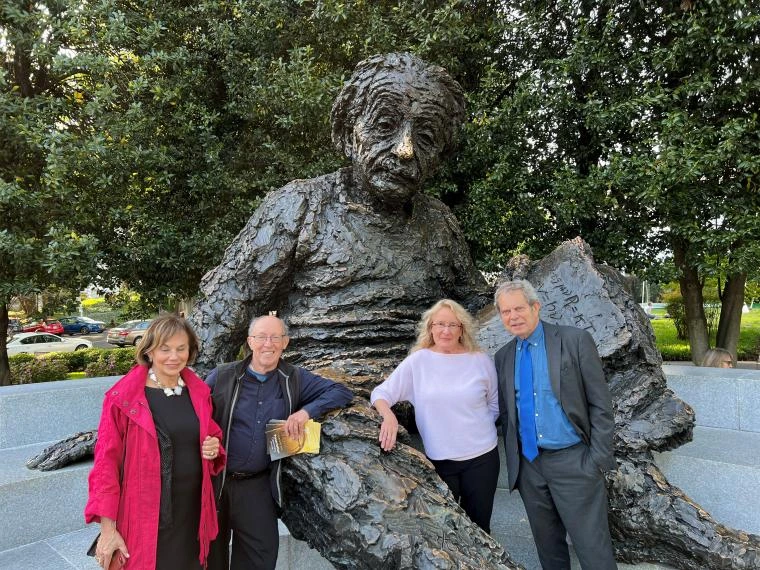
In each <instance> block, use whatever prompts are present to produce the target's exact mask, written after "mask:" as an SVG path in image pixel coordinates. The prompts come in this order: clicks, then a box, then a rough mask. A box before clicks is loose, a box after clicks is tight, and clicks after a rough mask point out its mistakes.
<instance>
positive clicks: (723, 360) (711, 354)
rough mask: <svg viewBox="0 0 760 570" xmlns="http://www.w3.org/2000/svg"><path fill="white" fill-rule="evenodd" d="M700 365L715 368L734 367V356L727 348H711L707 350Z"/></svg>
mask: <svg viewBox="0 0 760 570" xmlns="http://www.w3.org/2000/svg"><path fill="white" fill-rule="evenodd" d="M700 366H711V367H713V368H734V366H735V364H734V357H733V356H732V355H731V353H730V352H729V351H727V350H726V349H725V348H711V349H710V350H708V351H707V352H705V356H704V357H703V358H702V364H700Z"/></svg>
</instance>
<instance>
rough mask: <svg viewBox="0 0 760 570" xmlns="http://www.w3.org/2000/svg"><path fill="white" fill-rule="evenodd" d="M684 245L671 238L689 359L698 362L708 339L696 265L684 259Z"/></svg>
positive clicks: (700, 360) (702, 355)
mask: <svg viewBox="0 0 760 570" xmlns="http://www.w3.org/2000/svg"><path fill="white" fill-rule="evenodd" d="M686 247H687V246H686V244H685V243H683V242H682V241H681V240H679V239H674V240H673V260H674V261H675V264H676V267H677V268H678V269H679V270H680V275H679V277H678V283H679V285H680V287H681V297H682V298H683V304H684V309H685V311H686V328H687V329H688V332H689V346H690V347H691V360H692V362H694V364H699V363H700V362H702V358H703V357H704V355H705V352H707V349H708V348H710V339H709V338H708V336H707V319H706V318H705V306H704V299H703V297H702V282H701V281H700V280H699V273H698V272H697V269H696V267H693V266H691V265H689V264H688V262H687V261H686Z"/></svg>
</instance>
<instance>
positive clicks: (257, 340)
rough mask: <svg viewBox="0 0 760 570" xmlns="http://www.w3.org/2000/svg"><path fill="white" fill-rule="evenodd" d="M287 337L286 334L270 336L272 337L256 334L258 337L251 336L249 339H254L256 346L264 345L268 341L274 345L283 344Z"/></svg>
mask: <svg viewBox="0 0 760 570" xmlns="http://www.w3.org/2000/svg"><path fill="white" fill-rule="evenodd" d="M287 337H288V335H286V334H270V335H265V334H256V335H251V336H250V337H248V338H252V339H253V342H255V343H256V344H264V343H265V342H266V341H269V342H271V343H272V344H282V341H283V340H284V339H286V338H287Z"/></svg>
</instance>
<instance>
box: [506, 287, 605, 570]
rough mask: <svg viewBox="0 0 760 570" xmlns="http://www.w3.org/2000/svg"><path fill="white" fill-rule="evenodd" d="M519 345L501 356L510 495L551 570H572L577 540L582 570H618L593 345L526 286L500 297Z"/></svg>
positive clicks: (601, 381) (600, 376) (600, 378)
mask: <svg viewBox="0 0 760 570" xmlns="http://www.w3.org/2000/svg"><path fill="white" fill-rule="evenodd" d="M494 301H495V303H496V308H497V310H498V311H499V314H500V316H501V320H502V323H504V327H505V328H506V329H507V331H508V332H509V333H511V334H513V335H514V336H515V338H514V339H512V340H511V341H510V342H508V343H507V344H506V345H504V346H503V347H502V348H501V349H500V350H499V351H498V352H497V353H496V357H495V360H496V370H497V372H498V375H499V404H500V407H501V410H500V411H501V426H502V431H503V434H504V447H505V450H506V457H507V470H508V473H509V489H510V491H512V490H514V489H515V487H516V488H517V490H518V491H519V492H520V496H521V497H522V500H523V503H524V505H525V510H526V512H527V514H528V521H529V522H530V528H531V531H532V533H533V538H534V539H535V542H536V548H537V549H538V556H539V559H540V560H541V566H542V568H543V569H544V570H569V569H570V553H569V550H568V546H567V541H566V539H565V536H566V534H569V535H570V539H571V540H572V543H573V546H574V548H575V552H576V554H577V555H578V559H579V560H580V563H581V566H582V567H583V568H584V570H608V569H610V568H617V566H616V564H615V556H614V552H613V549H612V541H611V539H610V531H609V525H608V522H607V489H606V486H605V480H604V471H607V470H609V469H614V468H615V467H616V462H615V458H614V457H613V454H612V434H613V430H614V427H615V422H614V418H613V413H612V399H611V398H610V393H609V390H608V388H607V383H606V381H605V377H604V370H603V369H602V362H601V360H600V359H599V353H598V352H597V350H596V345H595V344H594V340H593V338H592V337H591V335H590V334H589V333H588V332H586V331H584V330H581V329H578V328H575V327H566V326H557V325H552V324H549V323H545V322H543V321H541V319H540V317H539V311H540V309H541V303H540V302H539V300H538V295H537V294H536V291H535V289H534V288H533V286H532V285H531V284H530V283H529V282H527V281H523V280H516V281H508V282H506V283H502V284H501V285H500V286H499V287H498V288H497V290H496V294H495V295H494Z"/></svg>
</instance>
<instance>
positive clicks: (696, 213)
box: [461, 0, 760, 362]
mask: <svg viewBox="0 0 760 570" xmlns="http://www.w3.org/2000/svg"><path fill="white" fill-rule="evenodd" d="M505 16H506V17H507V19H508V20H509V23H510V24H509V25H508V26H507V28H506V30H507V31H506V34H505V41H504V44H503V46H502V48H501V49H499V50H498V54H499V58H497V59H498V61H494V62H493V64H492V66H491V67H490V70H489V73H487V74H485V76H484V77H485V79H484V81H483V86H482V88H481V89H479V91H478V93H477V95H476V96H475V97H476V100H477V103H478V111H477V116H476V117H475V120H474V121H473V122H472V124H471V125H470V129H469V133H468V144H467V146H466V148H467V149H468V150H467V152H468V155H467V156H466V158H465V160H464V161H463V170H462V179H463V180H465V181H469V182H468V184H469V186H468V189H467V202H466V204H464V205H463V207H462V210H461V216H462V217H463V218H464V219H465V220H466V223H465V226H466V231H467V232H468V236H469V238H470V239H471V240H472V241H473V242H474V243H475V252H476V256H477V257H478V259H479V260H480V261H481V263H483V264H484V265H485V266H492V265H494V264H497V263H499V262H501V261H503V259H504V257H505V256H506V255H508V254H511V253H514V252H517V251H524V252H526V253H529V254H532V255H543V254H545V253H546V252H548V251H549V250H550V249H551V248H553V247H555V246H556V244H557V243H558V242H559V241H561V240H562V239H568V238H572V237H574V236H576V235H581V236H582V237H583V238H584V239H586V240H587V241H588V242H589V243H590V244H591V245H592V246H593V248H594V253H595V256H596V258H597V260H598V261H603V262H608V263H610V264H612V265H614V266H617V267H619V268H622V269H625V270H628V271H631V272H637V273H641V274H642V275H645V276H647V277H650V278H653V279H654V280H659V279H660V278H661V275H657V272H658V271H659V270H660V269H661V268H662V267H663V264H662V263H661V260H663V258H662V256H661V255H659V254H661V252H665V253H669V254H670V256H672V262H673V263H674V265H675V267H676V270H677V272H678V276H677V278H678V280H679V284H680V289H681V293H682V296H683V300H684V304H685V305H684V306H685V316H686V317H685V318H686V323H687V329H688V333H689V338H690V344H691V348H692V357H693V358H694V360H695V362H698V361H699V360H700V359H701V358H702V355H703V354H704V351H705V350H706V349H707V348H708V334H707V326H706V319H705V314H704V310H703V305H704V299H703V295H702V284H703V282H704V279H705V278H706V277H707V276H718V275H722V276H723V286H722V288H721V292H720V295H721V301H722V311H721V315H720V321H719V324H718V332H717V337H718V338H717V344H718V345H719V346H723V347H725V348H728V349H729V350H731V351H732V352H734V353H735V351H736V343H737V340H738V331H739V322H740V317H741V305H742V301H743V290H744V282H745V280H746V274H747V271H748V270H750V269H751V268H753V267H755V266H756V259H757V255H758V241H757V239H755V238H756V236H757V235H760V233H759V232H758V230H760V218H758V216H757V211H758V207H760V192H758V187H757V174H758V171H759V170H760V136H758V134H759V131H758V110H759V109H758V106H759V105H760V103H759V101H760V100H759V99H758V98H757V96H756V93H757V92H758V89H759V88H760V73H759V71H760V69H759V66H760V57H759V56H760V53H759V52H760V43H758V41H757V37H758V32H759V31H760V14H758V12H757V10H756V9H755V8H754V4H753V3H751V2H747V1H744V0H729V1H721V2H718V1H713V0H695V1H691V0H685V1H682V2H680V3H679V2H671V3H668V4H662V3H654V4H653V3H641V2H633V1H632V2H622V3H621V2H607V1H604V2H587V1H579V0H565V1H559V2H553V3H546V2H516V3H512V4H510V10H508V11H507V12H506V13H505ZM753 236H755V238H753ZM493 252H498V253H497V254H496V255H494V253H493ZM716 260H717V261H716Z"/></svg>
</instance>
